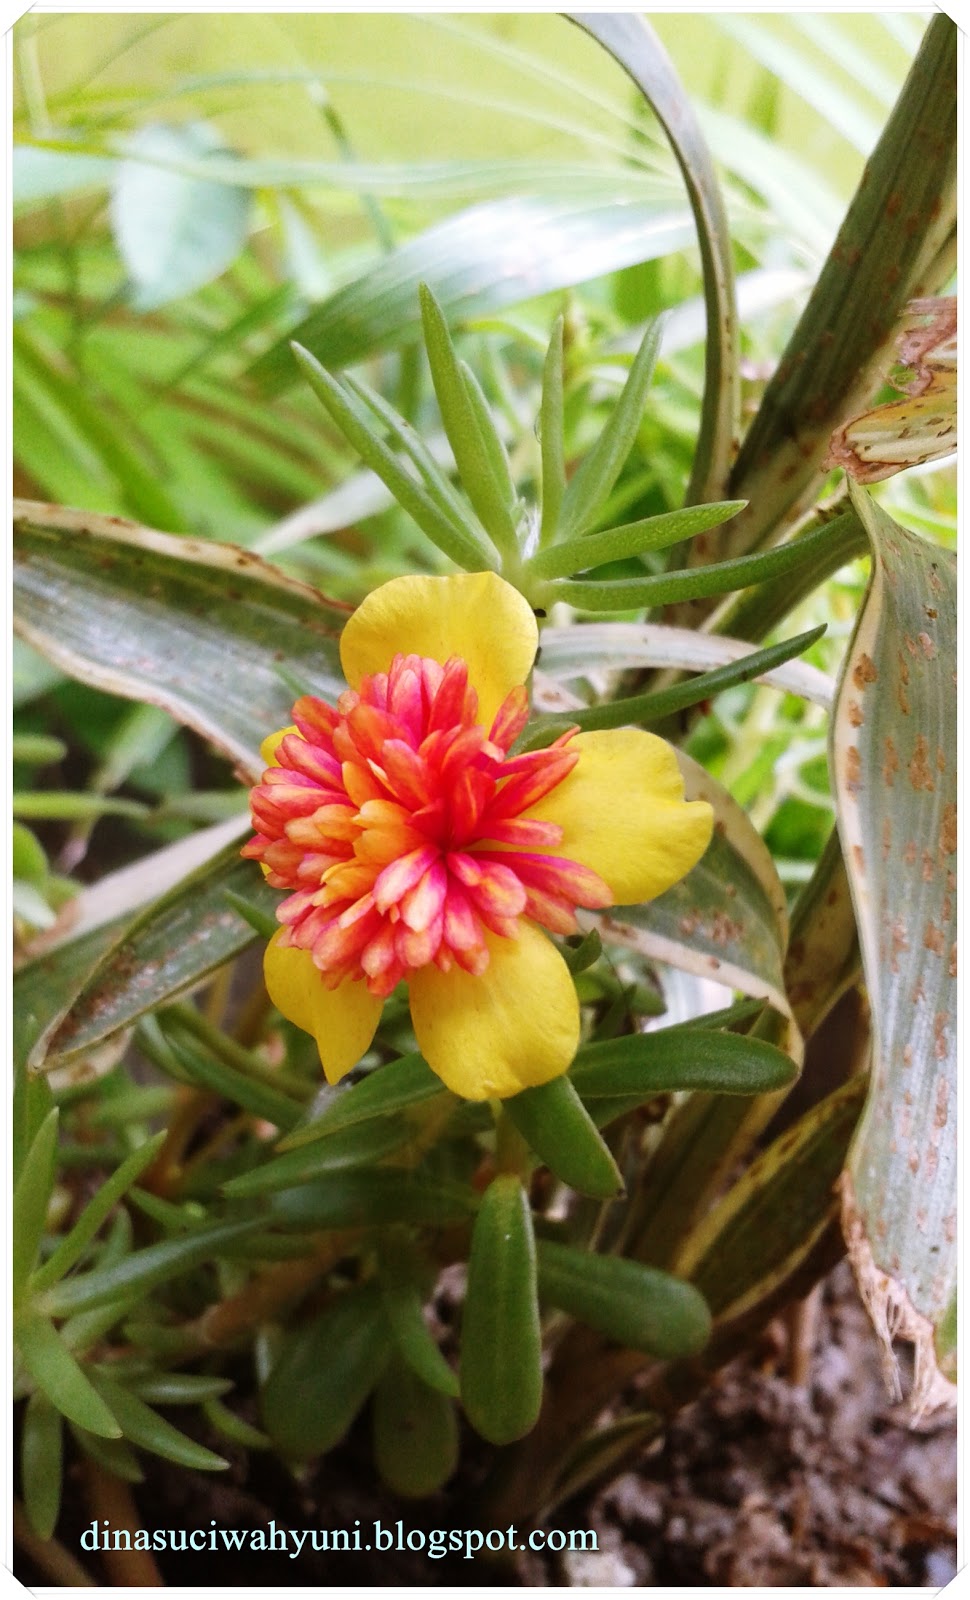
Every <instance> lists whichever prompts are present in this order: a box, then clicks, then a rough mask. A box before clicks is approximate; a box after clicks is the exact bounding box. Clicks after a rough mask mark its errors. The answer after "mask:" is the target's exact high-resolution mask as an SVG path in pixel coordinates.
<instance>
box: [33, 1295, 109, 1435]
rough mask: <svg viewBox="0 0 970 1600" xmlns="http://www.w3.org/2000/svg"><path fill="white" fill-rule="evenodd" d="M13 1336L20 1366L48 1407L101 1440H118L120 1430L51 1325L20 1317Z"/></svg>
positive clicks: (43, 1318)
mask: <svg viewBox="0 0 970 1600" xmlns="http://www.w3.org/2000/svg"><path fill="white" fill-rule="evenodd" d="M16 1332H17V1344H18V1347H19V1350H20V1355H21V1359H22V1361H23V1364H24V1366H25V1367H26V1368H27V1371H28V1372H29V1373H30V1376H31V1377H32V1378H33V1380H34V1382H35V1383H36V1385H37V1387H38V1389H41V1390H43V1392H44V1394H45V1395H46V1396H47V1398H48V1400H50V1402H51V1404H52V1405H54V1406H56V1407H57V1409H58V1411H60V1412H62V1413H63V1415H64V1416H65V1417H67V1419H68V1421H69V1422H76V1423H77V1425H78V1427H79V1428H86V1429H87V1430H88V1432H89V1433H96V1434H99V1435H100V1436H101V1437H103V1438H105V1439H120V1437H121V1429H120V1427H119V1426H118V1423H117V1421H116V1420H115V1418H114V1416H113V1415H112V1412H111V1410H110V1409H109V1407H108V1406H107V1404H106V1403H105V1401H104V1400H103V1399H102V1397H101V1395H100V1394H99V1393H98V1392H97V1390H96V1389H94V1388H92V1386H91V1384H90V1382H89V1381H88V1379H87V1378H86V1377H85V1375H84V1372H83V1371H82V1369H81V1367H80V1366H79V1365H78V1363H77V1361H76V1360H75V1358H74V1356H73V1355H72V1354H71V1352H70V1350H69V1349H68V1347H67V1345H66V1344H65V1342H64V1340H63V1338H62V1337H61V1335H60V1334H59V1333H58V1332H57V1329H56V1328H55V1327H54V1324H53V1323H52V1322H49V1321H48V1320H47V1318H46V1317H41V1316H30V1317H24V1318H23V1319H22V1321H21V1322H19V1323H18V1326H17V1330H16Z"/></svg>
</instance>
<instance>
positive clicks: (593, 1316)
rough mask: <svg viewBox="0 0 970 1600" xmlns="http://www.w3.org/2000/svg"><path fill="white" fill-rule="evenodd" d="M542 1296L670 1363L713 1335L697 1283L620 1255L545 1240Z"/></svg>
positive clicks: (699, 1347)
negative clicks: (599, 1252) (603, 1253)
mask: <svg viewBox="0 0 970 1600" xmlns="http://www.w3.org/2000/svg"><path fill="white" fill-rule="evenodd" d="M538 1258H539V1295H540V1298H541V1299H543V1300H548V1301H549V1303H550V1305H554V1306H556V1307H558V1309H559V1310H560V1311H567V1312H568V1313H569V1315H570V1316H571V1317H577V1318H578V1319H579V1321H580V1322H585V1323H586V1324H587V1326H588V1327H590V1328H595V1329H596V1330H597V1332H598V1333H604V1334H606V1336H607V1338H609V1339H615V1340H616V1342H617V1344H622V1345H626V1346H628V1348H629V1349H631V1350H643V1351H645V1352H646V1353H647V1355H651V1356H657V1357H659V1358H660V1359H661V1360H664V1361H670V1360H673V1359H674V1358H675V1357H677V1356H693V1355H697V1354H698V1352H699V1351H701V1350H703V1348H704V1346H705V1344H706V1343H707V1341H708V1339H709V1338H710V1333H711V1317H710V1313H709V1311H708V1309H707V1304H706V1302H705V1300H704V1298H703V1296H702V1295H701V1294H699V1293H698V1291H697V1289H695V1288H694V1286H693V1285H692V1284H689V1283H683V1282H682V1281H681V1280H680V1279H679V1278H672V1277H671V1276H670V1275H669V1273H666V1272H658V1271H657V1270H656V1268H654V1267H644V1266H641V1265H640V1263H639V1262H638V1261H627V1260H625V1259H624V1258H623V1257H621V1256H601V1255H596V1254H594V1253H592V1252H590V1251H587V1250H574V1249H572V1248H571V1247H570V1246H569V1245H563V1244H554V1243H553V1242H552V1241H551V1240H549V1239H540V1240H539V1243H538Z"/></svg>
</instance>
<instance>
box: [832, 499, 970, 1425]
mask: <svg viewBox="0 0 970 1600" xmlns="http://www.w3.org/2000/svg"><path fill="white" fill-rule="evenodd" d="M851 493H852V498H853V501H854V503H855V505H856V508H857V510H858V513H859V516H860V518H861V519H862V521H863V523H864V525H865V527H866V531H867V533H868V535H869V538H870V541H871V544H872V549H873V571H872V579H871V582H870V587H869V590H868V592H867V595H866V599H865V602H864V604H863V608H862V612H861V614H860V617H859V622H858V625H857V628H856V632H855V636H854V638H853V641H852V645H851V647H850V649H849V652H848V655H847V658H846V662H845V667H844V671H843V676H842V681H841V684H840V687H839V694H838V698H837V702H836V712H835V717H834V719H833V725H832V762H833V770H834V778H835V788H836V796H837V802H838V814H839V828H840V831H841V835H842V844H843V851H844V855H845V862H846V868H847V871H848V875H849V882H850V885H851V889H852V897H853V901H854V903H855V909H856V918H857V921H858V926H859V938H860V943H861V946H862V959H863V968H864V972H865V978H866V984H867V987H868V992H869V1002H870V1006H871V1008H872V1022H873V1070H872V1082H871V1087H870V1092H869V1098H868V1100H867V1102H866V1107H865V1111H864V1113H863V1117H862V1120H861V1122H860V1125H859V1130H858V1133H857V1135H856V1137H855V1140H854V1141H853V1145H852V1149H851V1151H850V1154H849V1159H848V1162H847V1165H846V1170H845V1172H844V1173H843V1176H842V1180H841V1191H842V1214H843V1228H844V1231H845V1235H846V1242H847V1244H848V1247H849V1254H850V1256H851V1258H852V1261H853V1265H854V1267H855V1271H856V1277H857V1280H858V1282H859V1286H860V1290H861V1292H862V1295H863V1297H864V1299H865V1301H866V1304H867V1306H868V1308H869V1312H870V1315H871V1316H872V1319H873V1322H874V1324H875V1327H876V1331H877V1333H878V1334H879V1336H880V1339H881V1340H882V1344H883V1348H884V1351H885V1356H886V1366H887V1373H888V1374H889V1377H890V1381H891V1382H892V1383H893V1385H894V1387H896V1388H897V1390H898V1377H897V1375H896V1364H895V1357H894V1355H893V1353H892V1340H893V1338H894V1337H902V1338H905V1339H908V1340H911V1341H912V1342H913V1344H914V1345H915V1347H916V1369H915V1378H914V1387H913V1393H912V1396H911V1401H910V1403H911V1406H912V1408H913V1410H914V1412H917V1413H918V1412H920V1411H922V1410H925V1409H926V1408H927V1407H929V1406H933V1405H937V1404H940V1403H945V1402H947V1401H948V1400H950V1399H952V1390H953V1385H952V1383H951V1382H950V1378H951V1376H952V1369H950V1367H949V1362H948V1360H946V1359H944V1358H943V1354H942V1343H941V1341H940V1340H939V1339H938V1334H940V1335H941V1337H942V1330H943V1329H944V1327H945V1323H946V1318H947V1312H948V1308H949V1306H950V1303H951V1299H952V1295H953V1290H954V1284H955V1278H956V1243H955V1233H956V1120H955V1111H956V1107H955V1092H956V1016H955V1001H956V781H957V773H956V648H957V638H956V561H955V558H954V557H953V556H952V555H951V554H950V553H949V552H947V551H945V550H941V549H939V548H937V547H936V546H934V545H930V544H927V543H926V542H925V541H924V540H922V539H919V538H917V537H916V535H915V534H912V533H909V532H908V531H907V530H906V529H905V528H901V527H899V525H898V524H897V523H895V522H894V521H893V520H892V518H891V517H889V516H888V515H887V513H886V512H885V511H883V510H882V509H881V507H880V506H878V505H876V504H875V502H874V501H872V500H871V499H870V498H869V496H868V495H867V494H866V493H865V492H864V491H863V490H861V489H857V488H855V487H852V489H851Z"/></svg>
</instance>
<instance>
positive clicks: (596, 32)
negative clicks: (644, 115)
mask: <svg viewBox="0 0 970 1600" xmlns="http://www.w3.org/2000/svg"><path fill="white" fill-rule="evenodd" d="M564 15H566V16H567V17H568V18H569V20H570V22H575V23H577V24H578V26H579V27H581V28H583V29H585V31H586V32H587V33H589V34H591V35H592V37H593V38H594V39H596V40H598V41H599V43H600V44H601V45H602V46H603V48H604V49H605V50H608V51H609V53H610V55H612V56H613V57H614V59H615V60H617V61H618V62H619V63H620V66H621V67H623V69H624V70H625V71H626V72H627V73H628V74H629V76H630V77H631V78H632V80H633V82H634V83H635V84H636V85H637V87H638V89H640V90H641V92H642V93H643V94H644V95H645V96H646V99H647V101H648V103H649V105H650V106H651V108H652V110H653V111H654V113H655V114H656V116H657V118H658V120H659V121H660V124H661V126H662V127H663V130H664V132H665V133H666V135H667V138H668V139H669V140H670V143H671V146H672V148H673V152H674V155H675V156H676V158H677V164H678V166H679V167H680V170H681V173H682V174H683V178H684V182H685V184H686V186H687V193H688V196H689V198H690V203H691V209H692V211H693V213H694V222H695V224H696V227H697V238H698V242H699V244H700V250H701V263H702V265H703V269H704V304H705V308H706V312H707V342H706V346H705V350H706V355H705V378H704V402H703V409H702V412H701V427H700V433H699V435H698V439H697V446H696V449H695V452H694V469H693V472H692V475H691V482H690V487H689V489H688V491H687V498H688V501H690V502H695V503H696V502H698V501H704V500H717V499H718V498H719V497H720V496H721V495H722V494H723V493H724V490H725V488H726V485H727V480H728V473H729V471H730V467H731V461H732V458H733V454H734V450H735V441H736V439H737V436H738V425H739V417H740V393H739V390H740V366H739V359H738V348H739V347H738V315H737V304H736V301H735V293H734V245H733V242H732V239H731V230H730V227H729V224H728V218H727V213H726V211H725V207H724V201H723V199H722V196H721V191H720V187H719V185H718V181H717V173H716V170H715V167H714V162H713V160H712V157H711V153H710V151H709V149H708V147H707V144H706V142H705V139H704V135H703V133H702V131H701V127H700V124H699V122H698V120H697V114H696V112H695V110H694V106H693V104H692V102H691V99H690V97H689V96H688V94H687V93H686V91H685V90H684V87H683V85H682V84H681V82H680V80H679V79H678V77H677V74H676V72H675V71H674V68H673V65H672V63H671V61H670V59H669V57H668V56H667V53H666V51H665V50H664V48H663V46H662V44H661V43H660V40H659V39H658V38H657V36H656V34H655V33H654V32H653V30H652V28H651V27H650V26H649V24H648V23H647V22H645V21H644V19H643V18H642V17H639V16H634V15H632V14H631V15H626V14H621V13H594V12H580V11H577V12H566V13H564Z"/></svg>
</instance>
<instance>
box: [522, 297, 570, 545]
mask: <svg viewBox="0 0 970 1600" xmlns="http://www.w3.org/2000/svg"><path fill="white" fill-rule="evenodd" d="M539 444H540V448H541V451H542V524H541V527H540V530H539V542H540V544H541V545H546V544H549V542H550V541H551V540H552V539H553V538H555V535H556V529H557V528H558V526H559V513H560V509H561V507H562V497H563V494H564V493H565V490H566V458H565V443H564V437H563V319H562V317H561V316H559V317H557V318H556V320H555V322H554V324H553V328H552V337H551V338H550V340H549V349H548V351H547V352H546V359H545V363H544V365H543V369H542V405H541V408H540V412H539ZM534 559H535V558H534ZM529 565H530V570H532V569H533V567H534V560H533V562H530V564H529ZM551 575H552V574H546V576H551Z"/></svg>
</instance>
